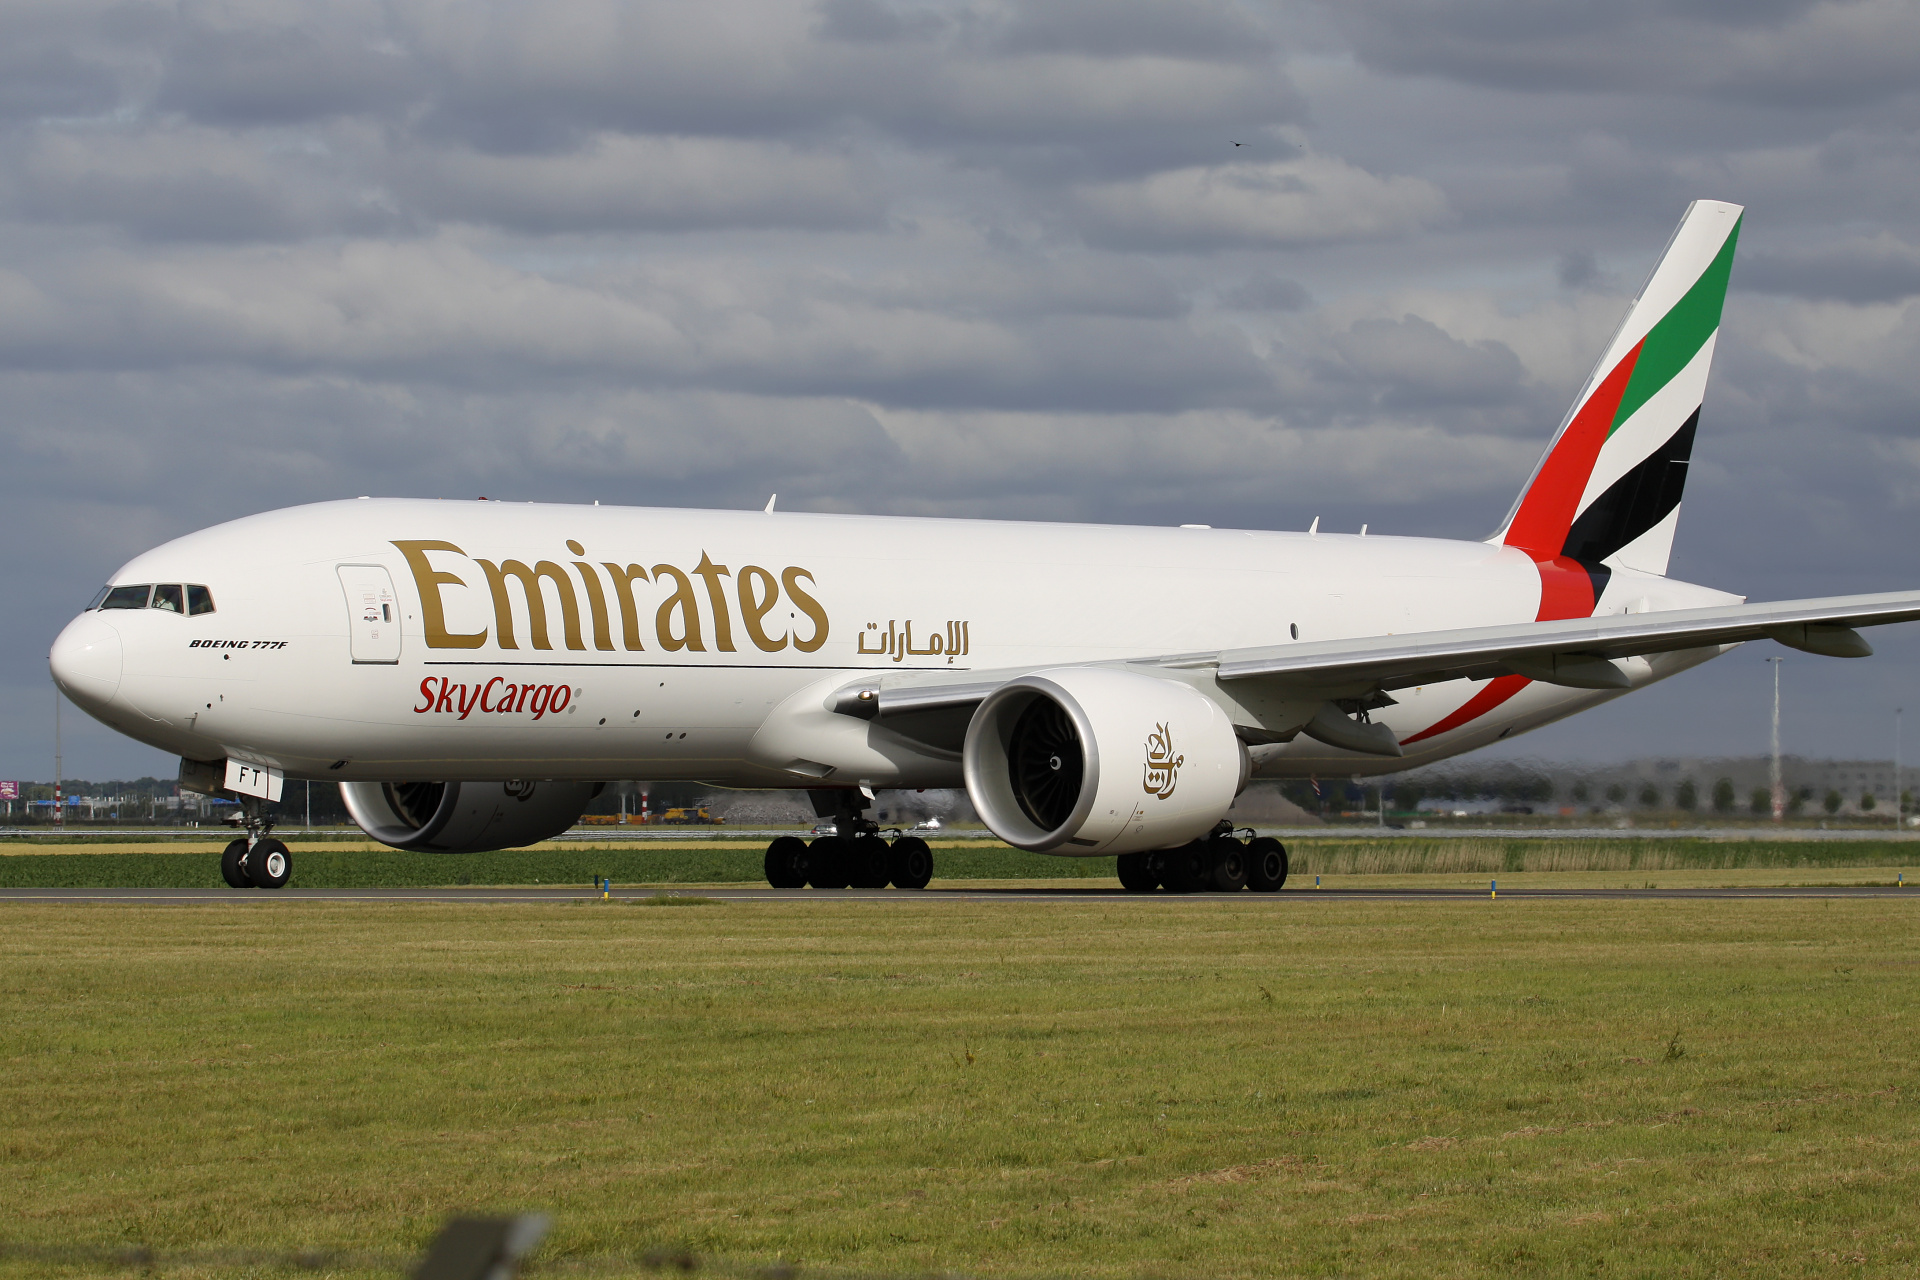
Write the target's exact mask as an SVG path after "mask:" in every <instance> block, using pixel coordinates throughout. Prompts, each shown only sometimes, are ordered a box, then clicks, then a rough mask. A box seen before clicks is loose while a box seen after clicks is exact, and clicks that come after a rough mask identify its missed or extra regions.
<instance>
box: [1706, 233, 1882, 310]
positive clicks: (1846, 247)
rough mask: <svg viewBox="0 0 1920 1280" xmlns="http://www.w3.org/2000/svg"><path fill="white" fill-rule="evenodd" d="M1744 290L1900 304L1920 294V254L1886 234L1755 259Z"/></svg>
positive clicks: (1746, 269)
mask: <svg viewBox="0 0 1920 1280" xmlns="http://www.w3.org/2000/svg"><path fill="white" fill-rule="evenodd" d="M1739 285H1740V287H1741V288H1743V289H1753V290H1756V291H1758V292H1761V293H1785V294H1791V295H1793V296H1794V297H1798V298H1813V299H1818V300H1825V301H1836V302H1859V303H1865V302H1898V301H1900V300H1901V299H1903V298H1911V297H1913V296H1914V295H1915V294H1920V249H1915V248H1914V247H1913V246H1912V245H1909V244H1906V243H1904V242H1902V241H1900V240H1897V239H1895V238H1894V237H1892V236H1890V235H1882V236H1878V237H1875V238H1873V239H1871V240H1852V241H1848V242H1847V243H1845V244H1837V245H1828V246H1824V247H1819V248H1808V249H1798V250H1788V251H1781V252H1775V253H1759V254H1754V255H1751V256H1750V257H1749V258H1748V259H1747V260H1746V261H1745V262H1743V263H1742V264H1741V265H1740V279H1739Z"/></svg>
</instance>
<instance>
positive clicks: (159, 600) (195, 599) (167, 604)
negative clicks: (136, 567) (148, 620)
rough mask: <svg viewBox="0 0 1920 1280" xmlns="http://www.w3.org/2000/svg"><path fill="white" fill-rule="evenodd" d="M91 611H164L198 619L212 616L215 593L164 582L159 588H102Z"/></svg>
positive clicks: (191, 585)
mask: <svg viewBox="0 0 1920 1280" xmlns="http://www.w3.org/2000/svg"><path fill="white" fill-rule="evenodd" d="M87 608H88V609H90V610H91V609H161V610H164V611H165V612H167V613H178V614H192V615H195V616H198V615H199V614H203V613H212V612H213V592H211V591H209V590H207V589H206V588H205V587H203V586H201V585H199V584H198V583H189V584H187V585H185V586H182V585H181V584H180V583H177V582H163V583H161V584H160V585H159V586H153V585H152V584H150V583H141V584H139V585H138V586H125V587H111V586H109V587H102V588H100V594H99V595H97V596H95V597H94V598H93V603H92V604H90V605H88V606H87Z"/></svg>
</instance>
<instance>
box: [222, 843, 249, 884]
mask: <svg viewBox="0 0 1920 1280" xmlns="http://www.w3.org/2000/svg"><path fill="white" fill-rule="evenodd" d="M220 878H221V879H222V880H225V881H226V882H227V888H229V889H251V888H253V881H252V879H251V878H249V877H248V875H247V842H246V841H245V840H235V841H234V842H233V843H232V844H230V845H228V846H227V847H226V848H225V849H223V850H222V851H221V853H220Z"/></svg>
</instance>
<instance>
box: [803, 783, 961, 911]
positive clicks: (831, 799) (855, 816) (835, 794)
mask: <svg viewBox="0 0 1920 1280" xmlns="http://www.w3.org/2000/svg"><path fill="white" fill-rule="evenodd" d="M811 794H812V796H813V803H814V808H815V810H816V812H818V813H819V814H820V816H821V817H828V816H831V817H832V818H833V826H834V834H832V835H830V836H816V837H815V838H814V839H813V841H812V842H811V843H809V842H808V841H805V840H802V839H801V838H800V837H799V836H781V837H779V838H778V839H776V840H775V841H774V842H773V843H772V844H770V845H768V846H767V861H766V870H767V883H768V884H770V885H772V886H773V887H774V888H776V889H803V888H805V887H806V886H808V885H812V886H813V887H814V888H816V889H884V888H886V887H887V886H888V885H889V884H891V885H893V886H894V887H895V888H897V889H924V888H926V887H927V882H928V881H930V880H932V879H933V850H932V849H931V848H930V847H929V846H928V845H927V842H926V841H925V840H922V839H921V838H920V837H919V836H897V837H895V838H894V839H893V840H892V841H891V842H889V841H888V840H886V839H885V838H884V837H882V836H881V834H880V828H879V825H878V824H876V823H875V822H873V821H872V820H871V819H869V818H867V817H866V816H865V814H864V812H863V811H864V810H865V809H866V807H867V803H868V799H867V797H866V796H865V794H864V793H862V792H858V791H815V792H812V793H811Z"/></svg>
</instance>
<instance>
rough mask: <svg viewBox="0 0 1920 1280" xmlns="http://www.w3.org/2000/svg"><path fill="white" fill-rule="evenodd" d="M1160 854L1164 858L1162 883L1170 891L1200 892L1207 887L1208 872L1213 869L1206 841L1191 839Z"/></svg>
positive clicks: (1161, 872) (1161, 874) (1161, 873)
mask: <svg viewBox="0 0 1920 1280" xmlns="http://www.w3.org/2000/svg"><path fill="white" fill-rule="evenodd" d="M1160 856H1161V857H1162V858H1163V859H1164V861H1163V862H1162V864H1161V871H1160V883H1161V884H1163V885H1165V886H1166V887H1167V892H1168V893H1198V892H1200V890H1202V889H1204V888H1206V885H1207V873H1208V871H1210V870H1211V869H1212V862H1211V860H1210V859H1209V858H1208V856H1207V842H1206V841H1204V840H1191V841H1188V842H1187V843H1186V844H1183V845H1181V846H1180V847H1179V848H1178V849H1167V850H1164V851H1163V852H1162V853H1161V855H1160Z"/></svg>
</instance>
